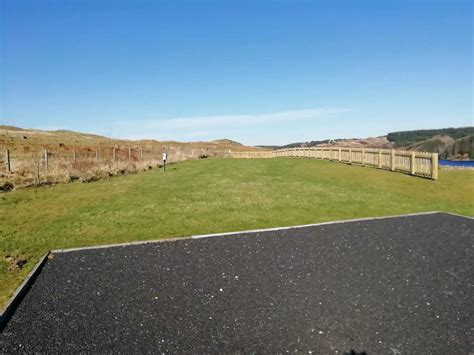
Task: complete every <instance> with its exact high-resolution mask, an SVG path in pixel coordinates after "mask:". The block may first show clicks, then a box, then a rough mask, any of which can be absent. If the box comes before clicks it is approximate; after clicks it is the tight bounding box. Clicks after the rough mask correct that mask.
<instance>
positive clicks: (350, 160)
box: [349, 148, 352, 164]
mask: <svg viewBox="0 0 474 355" xmlns="http://www.w3.org/2000/svg"><path fill="white" fill-rule="evenodd" d="M349 164H352V148H349Z"/></svg>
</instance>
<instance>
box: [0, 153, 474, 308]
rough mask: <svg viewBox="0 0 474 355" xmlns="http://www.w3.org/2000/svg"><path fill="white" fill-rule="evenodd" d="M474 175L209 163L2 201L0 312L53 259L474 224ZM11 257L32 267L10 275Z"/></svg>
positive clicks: (290, 163) (278, 162)
mask: <svg viewBox="0 0 474 355" xmlns="http://www.w3.org/2000/svg"><path fill="white" fill-rule="evenodd" d="M473 191H474V171H472V170H462V171H456V170H441V171H440V175H439V180H438V181H431V180H427V179H422V178H417V177H412V176H408V175H403V174H397V173H392V172H389V171H383V170H377V169H372V168H363V167H358V166H347V165H344V164H339V163H332V162H328V161H319V160H318V161H317V160H305V159H291V158H289V159H214V160H213V159H211V160H203V161H187V162H183V163H180V164H176V165H172V166H170V168H169V170H167V171H166V173H163V171H161V170H160V171H158V170H151V171H147V172H143V173H140V174H138V175H129V176H123V177H117V178H112V179H106V180H102V181H98V182H95V183H90V184H80V183H73V184H67V185H56V186H51V187H41V188H31V189H24V190H19V191H14V192H11V193H8V194H0V304H5V302H6V300H7V299H8V297H9V296H10V295H11V294H12V293H13V291H14V289H15V288H16V287H17V286H18V285H19V284H20V283H21V281H22V279H23V277H24V276H25V275H26V274H27V273H28V272H29V270H31V268H32V267H33V266H34V264H35V263H36V262H37V261H38V260H39V258H40V257H41V255H43V254H44V253H45V252H46V251H48V250H50V249H57V248H71V247H81V246H89V245H99V244H108V243H120V242H127V241H134V240H146V239H159V238H168V237H179V236H186V235H192V234H205V233H217V232H228V231H238V230H245V229H255V228H266V227H278V226H289V225H299V224H306V223H317V222H325V221H332V220H341V219H350V218H359V217H375V216H388V215H397V214H405V213H414V212H424V211H434V210H439V211H447V212H454V213H459V214H463V215H469V216H474V203H473V200H472V193H473ZM6 255H18V256H20V257H22V258H26V259H27V260H28V262H27V264H26V265H25V267H24V268H23V269H21V270H13V271H9V270H8V263H7V261H6V260H5V258H4V257H5V256H6Z"/></svg>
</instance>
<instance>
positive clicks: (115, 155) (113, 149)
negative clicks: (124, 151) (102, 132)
mask: <svg viewBox="0 0 474 355" xmlns="http://www.w3.org/2000/svg"><path fill="white" fill-rule="evenodd" d="M116 157H117V154H116V152H115V147H113V148H112V160H113V162H114V163H115V159H116Z"/></svg>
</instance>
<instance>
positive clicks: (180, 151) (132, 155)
mask: <svg viewBox="0 0 474 355" xmlns="http://www.w3.org/2000/svg"><path fill="white" fill-rule="evenodd" d="M2 143H3V144H2ZM2 147H3V149H2ZM0 149H2V150H5V149H8V150H9V151H10V156H11V168H12V171H11V172H7V171H6V166H5V163H4V161H3V160H4V156H3V152H1V153H2V154H1V159H0V160H1V161H0V186H1V185H2V184H4V183H5V182H9V183H12V184H13V185H14V186H15V187H16V188H18V187H27V186H33V185H34V186H38V185H51V184H57V183H67V182H73V181H82V182H92V181H96V180H99V179H103V178H106V177H111V176H117V175H127V174H134V173H137V172H139V171H144V170H149V169H152V168H156V167H159V166H161V164H162V161H161V154H162V152H163V151H166V152H167V153H168V157H169V163H175V162H180V161H184V160H193V159H203V158H208V157H225V156H227V155H228V154H229V151H231V150H232V151H248V150H260V149H257V148H253V147H246V146H243V145H240V144H238V143H236V142H232V141H229V140H221V141H214V142H190V143H181V142H158V141H151V140H147V141H125V140H111V139H107V138H105V137H100V136H95V135H88V134H81V133H76V132H68V131H54V132H46V131H37V130H23V129H18V128H11V127H9V128H7V129H5V127H3V129H2V127H1V126H0ZM46 152H47V153H46ZM46 154H47V157H46Z"/></svg>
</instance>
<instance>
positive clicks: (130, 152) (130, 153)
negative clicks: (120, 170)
mask: <svg viewBox="0 0 474 355" xmlns="http://www.w3.org/2000/svg"><path fill="white" fill-rule="evenodd" d="M131 161H132V148H130V147H128V162H129V163H130V162H131Z"/></svg>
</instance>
